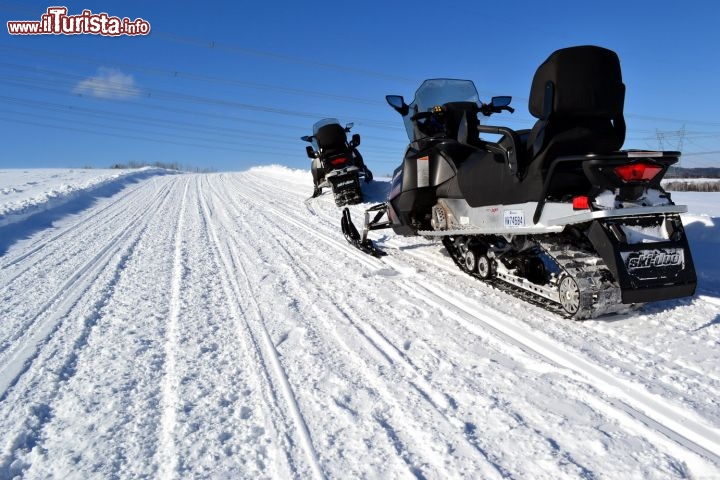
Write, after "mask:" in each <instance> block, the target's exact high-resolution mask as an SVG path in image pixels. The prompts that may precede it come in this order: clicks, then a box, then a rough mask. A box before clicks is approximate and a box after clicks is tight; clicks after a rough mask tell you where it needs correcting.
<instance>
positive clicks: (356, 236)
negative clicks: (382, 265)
mask: <svg viewBox="0 0 720 480" xmlns="http://www.w3.org/2000/svg"><path fill="white" fill-rule="evenodd" d="M386 208H387V204H385V203H379V204H377V205H375V206H372V207H370V208H368V209H367V210H366V211H365V225H364V226H363V233H362V236H360V232H358V230H357V228H355V225H354V224H353V222H352V218H351V217H350V209H349V208H348V207H345V208H344V209H343V213H342V220H341V221H340V227H341V228H342V232H343V235H344V236H345V239H346V240H347V241H348V243H350V245H352V246H354V247H355V248H357V249H359V250H361V251H363V252H365V253H367V254H369V255H372V256H373V257H382V256H384V255H387V253H386V252H384V251H383V250H382V249H380V248H378V247H377V246H376V245H375V244H374V243H373V241H372V240H369V239H368V238H367V234H368V231H370V230H379V229H382V228H389V227H390V222H389V221H387V222H382V223H377V221H378V220H379V219H380V217H382V216H383V215H384V214H385V211H386ZM373 211H375V212H377V213H376V215H375V217H374V218H373V220H372V222H370V221H369V219H370V212H373Z"/></svg>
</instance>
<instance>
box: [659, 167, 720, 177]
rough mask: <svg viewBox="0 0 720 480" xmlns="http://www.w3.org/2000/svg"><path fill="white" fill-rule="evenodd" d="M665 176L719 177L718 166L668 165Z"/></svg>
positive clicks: (719, 170)
mask: <svg viewBox="0 0 720 480" xmlns="http://www.w3.org/2000/svg"><path fill="white" fill-rule="evenodd" d="M665 178H720V168H717V167H705V168H702V167H696V168H683V167H670V168H668V171H667V172H666V173H665Z"/></svg>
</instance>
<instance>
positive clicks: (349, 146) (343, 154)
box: [301, 118, 373, 207]
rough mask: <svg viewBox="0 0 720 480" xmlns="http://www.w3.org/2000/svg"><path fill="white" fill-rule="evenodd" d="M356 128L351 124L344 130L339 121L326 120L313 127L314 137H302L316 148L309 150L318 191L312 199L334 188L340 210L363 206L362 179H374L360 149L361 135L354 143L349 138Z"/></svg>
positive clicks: (353, 138)
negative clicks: (323, 191) (353, 205)
mask: <svg viewBox="0 0 720 480" xmlns="http://www.w3.org/2000/svg"><path fill="white" fill-rule="evenodd" d="M352 126H353V124H352V123H348V124H347V125H346V126H345V128H343V127H341V126H340V122H339V121H338V120H337V119H336V118H325V119H323V120H320V121H319V122H317V123H315V125H313V134H312V136H307V135H306V136H303V137H301V139H302V140H304V141H306V142H311V143H312V144H313V146H309V145H308V146H307V147H306V152H307V156H308V157H309V158H310V159H311V160H312V166H311V168H310V170H311V172H312V176H313V183H314V187H315V188H314V190H313V195H312V196H313V197H317V196H318V195H320V194H321V193H322V189H323V188H326V187H330V189H331V190H332V192H333V195H334V197H335V204H336V205H337V206H339V207H340V206H343V205H352V204H356V203H360V202H362V200H363V194H362V190H361V189H360V178H361V177H362V178H364V179H365V182H370V181H371V180H372V178H373V176H372V172H371V171H370V169H368V168H367V167H366V166H365V162H364V161H363V158H362V156H361V155H360V152H359V151H358V149H357V147H358V146H359V145H360V135H358V134H357V133H356V134H354V135H353V136H352V139H351V140H350V142H348V140H347V135H346V134H347V133H348V132H349V131H350V129H351V128H352ZM313 147H314V148H313Z"/></svg>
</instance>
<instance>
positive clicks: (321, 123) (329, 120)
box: [313, 118, 340, 135]
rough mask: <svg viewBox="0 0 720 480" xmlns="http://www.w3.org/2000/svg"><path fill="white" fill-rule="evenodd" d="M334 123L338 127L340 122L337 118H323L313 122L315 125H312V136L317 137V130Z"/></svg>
mask: <svg viewBox="0 0 720 480" xmlns="http://www.w3.org/2000/svg"><path fill="white" fill-rule="evenodd" d="M334 123H336V124H338V125H340V120H338V119H337V118H323V119H322V120H319V121H317V122H315V125H313V135H317V132H318V130H320V129H321V128H322V127H324V126H325V125H332V124H334Z"/></svg>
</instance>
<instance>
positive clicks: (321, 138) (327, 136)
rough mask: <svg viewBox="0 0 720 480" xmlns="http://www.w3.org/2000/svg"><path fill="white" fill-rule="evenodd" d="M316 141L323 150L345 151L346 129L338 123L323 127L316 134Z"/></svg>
mask: <svg viewBox="0 0 720 480" xmlns="http://www.w3.org/2000/svg"><path fill="white" fill-rule="evenodd" d="M315 140H316V141H317V144H318V147H320V149H321V150H328V149H329V150H343V149H346V148H347V146H346V144H347V136H346V135H345V129H344V128H343V127H341V126H340V125H339V124H336V123H333V124H330V125H325V126H324V127H321V128H320V129H319V130H318V131H317V133H316V134H315Z"/></svg>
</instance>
